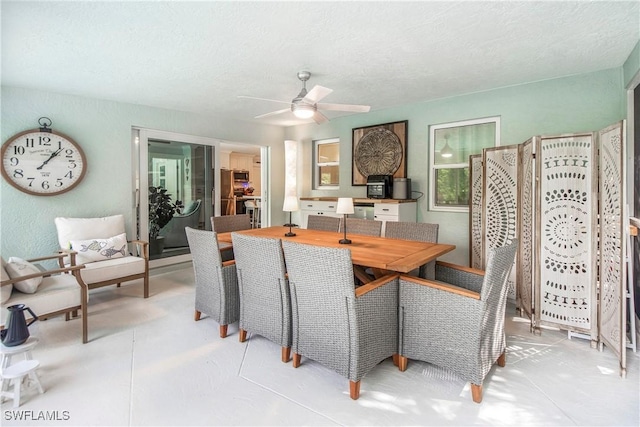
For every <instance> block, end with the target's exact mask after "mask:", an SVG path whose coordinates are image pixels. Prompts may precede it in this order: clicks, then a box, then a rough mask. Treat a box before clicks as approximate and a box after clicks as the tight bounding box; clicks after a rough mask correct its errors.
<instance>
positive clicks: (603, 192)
mask: <svg viewBox="0 0 640 427" xmlns="http://www.w3.org/2000/svg"><path fill="white" fill-rule="evenodd" d="M623 129H624V127H623V122H620V123H617V124H615V125H613V126H609V127H608V128H606V129H603V130H601V131H600V159H599V160H600V340H601V341H602V342H604V344H605V345H607V346H608V347H610V348H611V350H612V351H613V352H614V353H615V354H616V355H617V356H618V358H619V359H620V366H621V369H623V370H624V369H625V367H626V358H625V355H626V351H625V350H626V321H627V316H626V289H625V278H624V268H625V257H626V254H625V252H626V250H625V249H626V248H625V241H624V239H625V229H624V227H625V226H626V221H625V220H624V206H625V204H626V202H625V197H624V195H625V189H624V177H625V170H624V134H623V132H624V131H623Z"/></svg>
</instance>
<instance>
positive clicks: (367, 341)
mask: <svg viewBox="0 0 640 427" xmlns="http://www.w3.org/2000/svg"><path fill="white" fill-rule="evenodd" d="M282 246H283V249H284V258H285V262H286V265H287V272H288V275H289V284H290V288H291V311H292V321H293V323H292V327H293V328H292V331H293V340H292V345H291V349H292V351H293V367H294V368H297V367H299V366H300V362H301V357H302V356H304V357H306V358H309V359H312V360H314V361H316V362H318V363H320V364H321V365H323V366H325V367H327V368H329V369H331V370H333V371H335V372H337V373H338V374H340V375H341V376H343V377H346V378H347V379H348V380H349V394H350V396H351V398H352V399H358V397H359V396H360V380H361V379H362V378H363V377H364V376H365V375H366V374H367V372H369V371H370V370H371V369H373V368H374V367H375V366H376V365H378V364H379V363H380V362H382V361H383V360H384V359H386V358H388V357H390V356H394V355H395V354H396V353H397V338H398V335H397V332H398V330H397V325H398V315H397V309H398V306H397V302H398V300H397V298H398V274H391V275H387V276H384V277H381V278H380V279H378V280H375V281H373V282H371V283H369V284H367V285H364V286H361V287H360V288H358V289H354V280H353V268H352V261H351V252H350V251H349V249H342V248H328V247H321V246H312V245H305V244H301V243H295V242H290V241H283V242H282Z"/></svg>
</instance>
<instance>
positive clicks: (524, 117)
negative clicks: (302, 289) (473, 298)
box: [286, 68, 626, 264]
mask: <svg viewBox="0 0 640 427" xmlns="http://www.w3.org/2000/svg"><path fill="white" fill-rule="evenodd" d="M625 114H626V108H625V94H624V90H623V81H622V69H621V68H615V69H610V70H604V71H600V72H596V73H590V74H582V75H577V76H572V77H566V78H561V79H554V80H546V81H540V82H535V83H530V84H525V85H518V86H512V87H506V88H502V89H497V90H492V91H487V92H481V93H473V94H468V95H464V96H457V97H452V98H446V99H440V100H436V101H431V102H424V103H418V104H412V105H405V106H402V107H397V108H393V109H387V110H381V111H375V112H371V113H368V114H360V115H352V116H348V117H342V118H338V119H334V120H332V121H330V122H329V123H326V124H324V125H321V126H318V125H313V124H312V125H305V126H296V127H292V128H288V129H287V131H286V137H287V139H293V140H296V141H298V142H299V153H300V156H301V158H300V159H299V168H298V171H299V176H298V181H299V182H301V183H302V184H301V185H300V188H299V194H300V195H301V196H337V195H338V194H337V193H336V192H331V191H326V190H325V191H314V190H311V169H312V167H311V166H312V161H311V155H312V154H311V151H312V143H311V141H312V140H315V139H324V138H332V137H338V138H340V141H341V147H340V160H341V161H340V182H341V185H340V191H339V192H338V193H339V195H340V196H352V197H366V189H365V188H364V187H353V186H351V162H352V160H351V159H352V156H351V130H352V128H354V127H362V126H369V125H375V124H381V123H388V122H393V121H399V120H408V121H409V124H408V128H409V134H408V148H407V156H408V167H407V171H408V177H409V178H411V180H412V182H411V183H412V189H413V190H414V191H421V192H423V193H424V197H422V198H420V199H419V202H418V221H420V222H433V223H438V224H440V231H439V240H440V241H441V242H446V243H453V244H455V245H456V246H457V248H456V250H455V251H454V252H452V253H451V254H448V255H447V256H445V257H444V259H445V260H449V261H452V262H457V263H461V264H467V263H468V253H469V244H468V241H469V227H468V224H469V219H468V214H466V213H451V212H434V211H429V209H428V189H429V171H428V164H429V162H428V132H429V125H433V124H440V123H447V122H454V121H461V120H468V119H476V118H481V117H489V116H500V117H501V141H502V143H501V145H511V144H519V143H521V142H524V141H526V140H527V139H529V138H530V137H532V136H535V135H556V134H561V133H572V132H584V131H595V130H599V129H602V128H604V127H606V126H608V125H610V124H612V123H614V122H616V121H618V120H621V119H623V118H625ZM414 197H416V195H414Z"/></svg>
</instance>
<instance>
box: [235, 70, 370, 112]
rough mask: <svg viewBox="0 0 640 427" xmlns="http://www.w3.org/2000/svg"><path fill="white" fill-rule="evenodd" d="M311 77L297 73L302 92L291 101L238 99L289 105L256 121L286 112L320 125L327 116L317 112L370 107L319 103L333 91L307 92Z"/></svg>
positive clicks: (317, 90)
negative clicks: (308, 81)
mask: <svg viewBox="0 0 640 427" xmlns="http://www.w3.org/2000/svg"><path fill="white" fill-rule="evenodd" d="M309 77H311V73H310V72H309V71H300V72H299V73H298V79H300V80H301V81H302V90H301V91H300V93H299V94H298V96H296V97H295V98H293V99H292V100H291V101H280V100H276V99H266V98H256V97H254V96H244V95H240V96H238V98H247V99H259V100H262V101H271V102H279V103H281V104H290V105H289V108H285V109H283V110H277V111H272V112H270V113H266V114H261V115H259V116H256V117H255V118H256V119H261V118H263V117H269V116H275V115H277V114H282V113H286V112H287V111H292V112H293V114H294V115H295V116H296V117H298V118H299V119H310V118H313V120H314V121H315V122H316V123H318V124H320V123H324V122H327V121H329V119H328V118H327V116H325V115H324V114H322V113H321V112H320V111H319V110H326V111H350V112H354V113H366V112H368V111H369V110H370V109H371V107H370V106H368V105H351V104H327V103H319V102H318V101H320V100H321V99H323V98H324V97H325V96H327V95H329V94H330V93H331V92H333V89H329V88H326V87H322V86H318V85H316V86H314V87H313V89H311V90H310V91H308V92H307V80H309Z"/></svg>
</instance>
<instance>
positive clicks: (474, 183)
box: [469, 154, 484, 270]
mask: <svg viewBox="0 0 640 427" xmlns="http://www.w3.org/2000/svg"><path fill="white" fill-rule="evenodd" d="M482 172H483V170H482V154H476V155H474V156H469V176H470V179H471V182H470V183H469V186H470V188H469V265H470V266H471V267H473V268H478V269H481V270H482V269H484V262H483V260H484V257H483V255H482V254H483V252H482Z"/></svg>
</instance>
